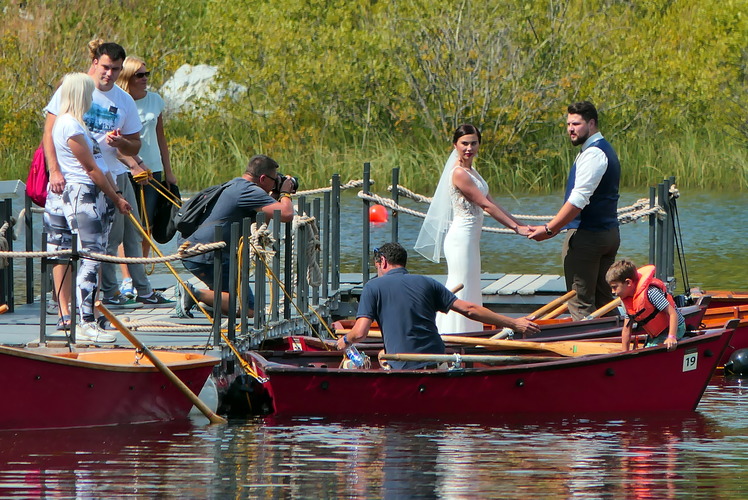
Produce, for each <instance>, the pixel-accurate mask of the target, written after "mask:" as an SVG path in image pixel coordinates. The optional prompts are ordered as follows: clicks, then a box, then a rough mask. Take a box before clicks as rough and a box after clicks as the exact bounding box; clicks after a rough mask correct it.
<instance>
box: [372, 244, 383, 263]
mask: <svg viewBox="0 0 748 500" xmlns="http://www.w3.org/2000/svg"><path fill="white" fill-rule="evenodd" d="M371 252H372V253H373V254H374V262H379V259H381V258H382V252H380V251H379V247H375V248H374V250H372V251H371Z"/></svg>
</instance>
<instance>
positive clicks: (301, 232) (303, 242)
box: [296, 196, 309, 315]
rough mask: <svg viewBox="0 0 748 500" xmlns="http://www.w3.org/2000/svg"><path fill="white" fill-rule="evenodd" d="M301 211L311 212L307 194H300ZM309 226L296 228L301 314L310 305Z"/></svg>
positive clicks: (298, 303) (297, 277) (304, 312)
mask: <svg viewBox="0 0 748 500" xmlns="http://www.w3.org/2000/svg"><path fill="white" fill-rule="evenodd" d="M299 213H300V214H306V215H308V214H309V207H308V205H307V202H306V197H305V196H299ZM308 231H309V227H308V226H306V225H303V226H299V227H298V229H297V230H296V266H297V268H296V273H297V274H296V305H297V306H298V308H299V311H301V313H300V314H302V315H304V314H306V311H307V309H308V307H309V285H308V283H307V279H306V270H307V265H308V262H307V256H306V246H307V234H308Z"/></svg>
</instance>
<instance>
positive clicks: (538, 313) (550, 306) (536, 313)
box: [491, 290, 577, 340]
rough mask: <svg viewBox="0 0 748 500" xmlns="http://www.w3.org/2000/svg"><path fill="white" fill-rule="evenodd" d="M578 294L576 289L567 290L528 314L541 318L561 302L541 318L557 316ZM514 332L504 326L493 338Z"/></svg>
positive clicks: (530, 316)
mask: <svg viewBox="0 0 748 500" xmlns="http://www.w3.org/2000/svg"><path fill="white" fill-rule="evenodd" d="M576 294H577V292H576V290H572V291H570V292H566V293H565V294H564V295H562V296H561V297H558V298H555V299H553V300H552V301H550V302H548V303H547V304H546V305H544V306H543V307H541V308H540V309H538V310H537V311H534V312H532V313H530V314H528V315H527V317H528V318H539V317H540V316H542V315H543V314H545V313H546V312H548V311H550V310H551V309H553V308H554V307H556V306H559V304H561V305H560V306H559V307H558V308H557V309H556V310H554V311H553V312H551V313H550V314H548V315H546V316H544V317H542V318H540V319H550V318H555V317H556V316H558V315H559V314H562V313H563V312H564V310H565V309H566V308H568V306H567V305H566V302H568V301H569V299H571V298H572V297H574V296H575V295H576ZM557 311H558V312H557ZM513 333H514V331H513V330H512V329H511V328H509V327H504V328H502V329H501V331H500V332H499V333H497V334H495V335H493V336H491V338H492V339H494V340H501V339H505V338H507V337H509V336H510V335H512V334H513Z"/></svg>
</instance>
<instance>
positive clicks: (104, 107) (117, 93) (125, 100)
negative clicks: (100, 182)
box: [45, 85, 141, 177]
mask: <svg viewBox="0 0 748 500" xmlns="http://www.w3.org/2000/svg"><path fill="white" fill-rule="evenodd" d="M45 110H46V111H47V113H52V114H53V115H55V116H59V114H60V113H59V110H60V89H57V92H55V95H53V96H52V99H51V100H50V101H49V104H47V107H46V108H45ZM83 120H84V121H85V122H86V125H87V126H88V129H89V130H90V131H91V135H92V136H93V138H94V139H96V142H98V143H99V147H100V148H101V153H102V154H103V155H104V161H105V162H106V166H107V168H108V169H109V171H110V172H111V173H112V175H113V176H115V177H116V176H117V175H119V174H122V173H125V172H127V170H128V169H127V167H126V166H125V164H124V163H122V162H121V161H119V160H118V159H117V149H116V148H113V147H111V146H109V145H107V143H106V134H107V133H108V132H111V131H112V130H114V129H117V128H118V129H120V132H121V134H122V135H129V134H136V133H139V132H140V129H141V124H140V118H139V117H138V108H137V107H136V106H135V101H134V100H133V98H132V97H131V96H130V94H128V93H127V92H125V91H124V90H122V89H121V88H119V87H118V86H116V85H115V86H114V87H112V88H111V90H108V91H106V92H102V91H100V90H98V89H96V90H94V93H93V104H92V105H91V109H90V110H88V112H87V113H86V115H85V116H84V117H83ZM104 173H106V172H104Z"/></svg>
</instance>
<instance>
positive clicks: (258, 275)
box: [242, 212, 266, 330]
mask: <svg viewBox="0 0 748 500" xmlns="http://www.w3.org/2000/svg"><path fill="white" fill-rule="evenodd" d="M256 220H257V226H258V227H259V226H262V225H263V224H265V214H264V213H262V212H257V216H256ZM244 221H245V223H246V224H247V226H249V225H250V224H251V222H252V221H251V220H249V219H244ZM249 233H250V231H249V227H247V239H246V240H245V244H244V248H246V249H247V263H249ZM257 250H258V251H257V255H256V256H255V320H254V326H255V328H256V329H258V330H259V329H261V328H262V327H263V326H264V325H265V322H266V321H265V274H266V272H265V262H264V260H263V259H264V256H263V255H261V254H260V252H259V249H257ZM247 274H248V275H247V280H249V273H247ZM242 297H243V298H242V302H245V301H246V299H245V297H247V296H246V295H242Z"/></svg>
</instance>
